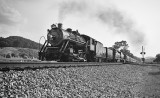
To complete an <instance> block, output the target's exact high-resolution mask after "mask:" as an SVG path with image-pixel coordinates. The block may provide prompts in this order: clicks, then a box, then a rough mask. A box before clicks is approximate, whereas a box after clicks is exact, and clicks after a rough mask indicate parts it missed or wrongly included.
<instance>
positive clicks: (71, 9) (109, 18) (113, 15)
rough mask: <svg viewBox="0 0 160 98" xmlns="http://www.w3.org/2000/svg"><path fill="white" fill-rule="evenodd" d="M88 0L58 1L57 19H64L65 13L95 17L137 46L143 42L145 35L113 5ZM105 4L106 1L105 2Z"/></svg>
mask: <svg viewBox="0 0 160 98" xmlns="http://www.w3.org/2000/svg"><path fill="white" fill-rule="evenodd" d="M92 1H93V0H91V1H88V0H69V1H66V2H65V1H64V2H61V3H60V7H59V21H61V22H62V21H64V20H65V19H66V18H67V15H83V17H90V18H89V19H93V18H94V19H96V21H97V20H98V22H100V23H102V24H104V25H106V26H109V27H110V28H114V29H115V30H116V31H115V34H123V35H124V36H127V37H128V39H129V40H130V42H131V43H132V44H133V45H135V46H137V45H141V44H144V43H145V36H144V34H143V33H142V32H140V31H139V30H137V29H136V28H135V26H134V23H133V22H132V21H131V20H130V19H129V18H127V17H126V16H125V15H124V14H123V13H122V12H120V11H119V10H117V9H116V8H115V7H113V6H112V7H109V6H108V5H100V4H98V3H94V1H93V2H92ZM106 4H107V3H106Z"/></svg>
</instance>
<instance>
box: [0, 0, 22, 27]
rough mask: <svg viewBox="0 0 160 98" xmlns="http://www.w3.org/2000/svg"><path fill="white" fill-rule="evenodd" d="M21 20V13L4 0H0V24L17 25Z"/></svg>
mask: <svg viewBox="0 0 160 98" xmlns="http://www.w3.org/2000/svg"><path fill="white" fill-rule="evenodd" d="M21 21H22V16H21V14H20V13H19V12H18V11H17V10H16V9H14V8H12V7H10V6H9V5H8V2H6V1H5V0H0V24H1V25H17V24H19V23H20V22H21Z"/></svg>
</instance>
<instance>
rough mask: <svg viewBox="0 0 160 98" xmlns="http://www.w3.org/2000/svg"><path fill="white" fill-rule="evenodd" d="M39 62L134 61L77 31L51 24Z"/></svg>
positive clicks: (59, 24) (40, 52)
mask: <svg viewBox="0 0 160 98" xmlns="http://www.w3.org/2000/svg"><path fill="white" fill-rule="evenodd" d="M39 60H42V61H44V60H46V61H59V62H126V61H130V62H132V61H135V59H133V58H131V57H129V56H127V55H125V54H123V53H122V52H120V51H118V50H116V49H114V48H112V47H103V44H102V43H101V42H99V41H97V40H95V39H94V38H91V37H90V36H87V35H84V34H80V33H79V32H78V30H76V31H72V29H71V28H67V29H63V28H62V24H61V23H58V24H53V25H51V29H48V34H47V40H46V41H45V43H44V44H43V46H42V48H41V49H40V51H39Z"/></svg>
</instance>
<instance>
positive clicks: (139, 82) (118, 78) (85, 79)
mask: <svg viewBox="0 0 160 98" xmlns="http://www.w3.org/2000/svg"><path fill="white" fill-rule="evenodd" d="M0 97H4V98H8V97H10V98H15V97H21V98H55V97H56V98H160V70H159V68H158V67H156V66H138V65H129V64H125V65H107V66H87V67H68V68H47V69H37V70H24V71H15V70H11V71H6V72H2V71H0Z"/></svg>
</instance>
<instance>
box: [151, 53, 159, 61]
mask: <svg viewBox="0 0 160 98" xmlns="http://www.w3.org/2000/svg"><path fill="white" fill-rule="evenodd" d="M153 61H154V62H160V54H157V55H156V59H155V60H153Z"/></svg>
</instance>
